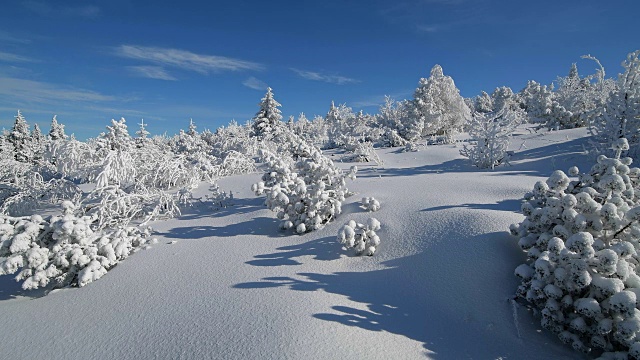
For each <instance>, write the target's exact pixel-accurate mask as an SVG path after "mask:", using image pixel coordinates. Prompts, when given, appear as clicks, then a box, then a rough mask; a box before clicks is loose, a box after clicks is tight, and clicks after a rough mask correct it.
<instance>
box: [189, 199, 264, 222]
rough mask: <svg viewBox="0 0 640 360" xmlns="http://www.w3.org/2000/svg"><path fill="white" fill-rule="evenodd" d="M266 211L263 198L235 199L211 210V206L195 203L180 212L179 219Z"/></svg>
mask: <svg viewBox="0 0 640 360" xmlns="http://www.w3.org/2000/svg"><path fill="white" fill-rule="evenodd" d="M261 209H266V207H265V206H264V197H255V198H235V199H233V200H232V201H231V205H229V206H227V207H222V208H213V207H212V206H211V205H209V204H206V203H203V204H200V203H196V204H195V205H194V206H191V207H187V208H185V209H184V211H182V215H181V216H180V219H184V220H195V219H202V218H210V217H218V218H219V217H225V216H229V215H239V214H247V213H250V212H253V211H256V210H261Z"/></svg>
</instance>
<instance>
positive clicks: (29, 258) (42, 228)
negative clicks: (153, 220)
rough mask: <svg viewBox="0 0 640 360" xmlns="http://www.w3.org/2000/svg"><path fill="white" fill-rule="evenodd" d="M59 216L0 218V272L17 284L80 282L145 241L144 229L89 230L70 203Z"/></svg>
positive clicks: (94, 277) (92, 277) (86, 219)
mask: <svg viewBox="0 0 640 360" xmlns="http://www.w3.org/2000/svg"><path fill="white" fill-rule="evenodd" d="M62 208H63V212H62V214H60V215H56V216H52V217H50V218H47V219H43V218H42V217H41V216H39V215H33V216H31V217H21V218H14V217H8V216H0V275H7V274H15V273H16V272H18V275H17V276H16V280H17V281H22V287H23V288H24V289H25V290H27V289H37V288H40V287H47V286H49V285H54V286H55V287H64V286H80V287H82V286H85V285H87V284H89V283H91V282H93V281H95V280H98V279H99V278H100V277H102V276H103V275H105V274H106V273H107V271H108V270H109V269H111V268H113V267H114V266H115V265H116V264H117V263H118V262H120V261H122V260H124V259H125V258H127V257H128V256H129V255H131V254H132V253H134V252H136V251H137V250H139V249H140V248H141V247H142V246H144V245H145V244H147V243H148V242H149V239H148V237H149V235H150V229H149V228H145V229H141V228H133V227H127V228H118V229H112V230H105V231H95V230H93V229H92V224H93V222H94V221H95V220H96V219H95V217H88V216H79V215H77V212H76V209H75V206H74V205H73V203H71V202H70V201H65V202H63V203H62Z"/></svg>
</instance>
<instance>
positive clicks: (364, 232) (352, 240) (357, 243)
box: [338, 218, 380, 256]
mask: <svg viewBox="0 0 640 360" xmlns="http://www.w3.org/2000/svg"><path fill="white" fill-rule="evenodd" d="M378 230H380V221H378V220H377V219H376V218H369V219H368V220H367V223H366V224H359V223H356V222H355V221H354V220H349V222H347V223H346V224H345V225H344V226H343V227H342V228H340V230H339V231H338V242H339V243H340V244H342V246H344V247H345V248H346V249H354V250H355V252H356V254H357V255H367V256H373V254H375V252H376V250H377V248H378V245H380V237H378V234H376V231H378Z"/></svg>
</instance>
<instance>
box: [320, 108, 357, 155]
mask: <svg viewBox="0 0 640 360" xmlns="http://www.w3.org/2000/svg"><path fill="white" fill-rule="evenodd" d="M355 117H356V115H355V114H354V113H353V110H352V109H351V108H350V107H348V106H347V105H346V104H340V105H338V106H335V103H334V102H333V101H332V102H331V107H330V108H329V111H328V112H327V115H326V116H325V118H324V124H325V125H326V127H327V137H328V138H329V142H328V143H327V148H329V149H332V148H338V147H341V148H344V147H345V146H346V145H347V144H348V143H351V144H352V145H355V144H353V141H349V139H348V138H349V137H351V136H352V135H353V130H354V129H353V128H354V125H355Z"/></svg>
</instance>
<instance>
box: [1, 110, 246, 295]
mask: <svg viewBox="0 0 640 360" xmlns="http://www.w3.org/2000/svg"><path fill="white" fill-rule="evenodd" d="M252 139H253V138H252V134H251V133H250V129H249V127H248V126H245V127H240V126H238V125H237V124H231V125H229V126H228V127H227V128H221V129H219V131H218V132H216V133H212V132H210V131H204V132H202V133H198V132H197V130H196V126H195V124H194V123H193V122H192V121H191V122H190V124H189V129H188V131H186V132H185V131H181V132H180V133H179V134H178V135H176V136H174V137H166V136H156V137H149V132H148V131H147V130H146V124H145V123H144V121H143V122H141V124H140V128H139V130H138V131H137V132H136V134H135V136H131V135H130V134H129V130H128V128H127V125H126V121H125V120H124V119H120V120H119V121H116V120H112V121H111V124H110V125H109V126H107V127H106V131H105V132H104V133H102V134H100V136H98V137H97V138H94V139H89V140H87V141H86V142H82V141H78V140H77V139H75V138H74V137H73V136H71V137H68V136H67V135H66V134H65V129H64V125H62V124H60V123H58V121H57V118H56V117H54V118H53V120H52V122H51V130H50V131H49V134H48V135H47V136H44V135H43V134H42V133H41V131H40V129H39V128H38V126H37V125H35V126H34V127H33V129H32V130H31V129H30V127H29V125H28V123H27V121H26V119H25V117H24V116H23V115H22V113H20V112H18V114H17V115H16V119H15V123H14V126H13V128H12V130H11V131H5V133H4V134H2V136H0V160H1V161H2V164H3V166H2V167H0V169H1V170H0V224H2V225H1V226H0V227H1V228H2V230H0V231H2V234H1V235H0V269H1V272H0V274H12V273H15V272H17V271H19V273H18V276H17V278H16V279H17V280H19V281H23V287H24V288H25V289H28V288H35V287H42V286H47V285H49V284H55V286H68V285H75V286H83V285H86V284H88V283H89V282H91V281H93V280H96V279H98V278H99V277H100V276H102V275H103V274H104V273H106V271H107V270H109V269H110V268H111V267H113V266H114V265H115V264H116V263H117V262H118V261H120V260H122V259H124V258H126V257H127V256H128V255H129V253H132V252H134V251H136V249H138V248H140V247H142V246H145V244H146V243H147V240H146V239H147V237H148V236H149V234H150V230H149V229H148V228H147V227H146V224H147V223H148V222H149V221H152V220H156V219H161V218H166V217H174V216H177V215H179V214H180V212H181V207H184V206H191V205H194V204H195V203H197V204H205V205H210V208H214V209H215V208H216V207H221V206H226V204H228V203H229V202H230V201H231V198H232V197H231V196H230V195H227V194H226V193H225V192H223V191H220V190H219V188H217V186H215V181H216V179H218V178H220V177H222V176H228V175H233V174H241V173H249V172H255V171H256V165H255V161H254V158H253V156H254V155H255V153H257V145H253V144H255V143H256V141H255V140H252ZM201 181H208V182H211V183H212V184H213V185H214V186H212V189H213V190H212V193H211V195H207V196H205V198H204V199H203V198H199V199H195V198H194V197H193V196H192V194H191V190H193V189H194V188H195V187H196V186H198V185H199V184H200V182H201ZM81 184H88V186H82V187H81V186H80V185H81ZM81 188H82V189H84V191H83V190H81ZM60 203H62V204H63V205H64V206H63V208H62V209H61V210H58V212H56V210H55V209H56V208H57V206H56V204H60ZM42 212H48V213H53V215H51V216H49V217H46V218H43V217H42V216H40V215H38V214H39V213H42ZM57 213H58V215H56V214H57ZM59 233H60V234H62V233H64V234H66V235H65V236H62V235H60V236H59V235H57V234H59ZM114 249H115V250H114ZM113 251H115V253H113ZM114 254H115V255H114ZM64 259H66V260H64ZM51 280H55V281H51Z"/></svg>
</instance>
